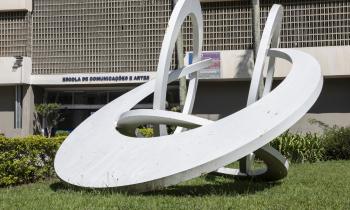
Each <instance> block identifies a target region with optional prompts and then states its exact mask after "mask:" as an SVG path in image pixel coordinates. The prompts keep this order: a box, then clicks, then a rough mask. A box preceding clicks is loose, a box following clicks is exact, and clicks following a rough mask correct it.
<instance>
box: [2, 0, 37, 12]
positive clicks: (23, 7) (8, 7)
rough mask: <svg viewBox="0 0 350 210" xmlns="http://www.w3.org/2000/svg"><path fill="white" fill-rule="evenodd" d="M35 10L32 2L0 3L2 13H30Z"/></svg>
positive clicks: (7, 1) (11, 1)
mask: <svg viewBox="0 0 350 210" xmlns="http://www.w3.org/2000/svg"><path fill="white" fill-rule="evenodd" d="M32 9H33V2H32V0H3V1H1V3H0V12H1V11H29V12H31V11H32Z"/></svg>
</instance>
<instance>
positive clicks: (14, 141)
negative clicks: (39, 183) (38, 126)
mask: <svg viewBox="0 0 350 210" xmlns="http://www.w3.org/2000/svg"><path fill="white" fill-rule="evenodd" d="M63 140H64V137H57V138H45V137H42V136H29V137H26V138H5V137H0V186H8V185H17V184H24V183H30V182H34V181H36V180H39V179H43V178H47V177H51V176H53V175H54V169H53V161H54V157H55V154H56V151H57V149H58V147H59V146H60V145H61V143H62V142H63Z"/></svg>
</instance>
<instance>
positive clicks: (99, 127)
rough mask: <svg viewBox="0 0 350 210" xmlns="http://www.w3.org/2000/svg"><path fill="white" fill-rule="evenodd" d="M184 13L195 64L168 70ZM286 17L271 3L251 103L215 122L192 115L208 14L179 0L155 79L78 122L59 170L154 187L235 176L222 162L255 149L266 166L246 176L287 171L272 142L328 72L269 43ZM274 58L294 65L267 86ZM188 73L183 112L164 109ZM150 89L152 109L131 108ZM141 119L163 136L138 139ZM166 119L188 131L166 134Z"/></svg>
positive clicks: (83, 179) (73, 179)
mask: <svg viewBox="0 0 350 210" xmlns="http://www.w3.org/2000/svg"><path fill="white" fill-rule="evenodd" d="M187 16H190V17H191V19H192V24H193V30H194V36H193V37H194V40H193V43H194V46H193V52H194V57H195V59H194V63H193V64H191V65H189V66H187V67H185V68H183V69H180V70H175V71H171V72H170V73H169V70H168V69H169V68H170V60H171V53H172V51H173V49H174V45H175V41H176V37H177V35H178V33H179V31H180V28H181V25H182V23H183V21H184V20H185V18H186V17H187ZM281 19H282V8H281V6H278V5H275V6H273V8H272V10H271V12H270V15H269V17H268V20H267V23H266V26H265V30H264V33H263V36H262V41H261V45H260V48H259V52H258V57H257V59H256V66H255V69H254V73H253V77H252V84H251V88H250V92H249V97H248V98H249V99H248V106H247V107H246V108H244V109H242V110H240V111H238V112H236V113H233V114H231V115H230V116H228V117H225V118H223V119H220V120H218V121H215V122H213V121H210V120H207V119H203V118H199V117H196V116H193V115H189V114H190V113H191V112H192V108H193V103H194V98H195V93H196V88H197V84H198V77H197V76H196V74H197V71H198V70H200V69H203V68H206V67H208V66H210V64H211V61H210V60H203V61H200V55H201V48H202V39H203V35H202V33H203V20H202V13H201V8H200V4H199V1H198V0H180V1H178V3H177V4H176V6H175V8H174V11H173V13H172V15H171V18H170V21H169V25H168V28H167V31H166V34H165V37H164V41H163V45H162V49H161V54H160V58H159V64H158V69H157V77H156V79H155V80H151V81H149V82H147V83H145V84H143V85H140V86H139V87H137V88H135V89H133V90H131V91H129V92H128V93H126V94H124V95H122V96H121V97H119V98H117V99H115V100H114V101H112V102H110V103H109V104H107V105H106V106H104V107H102V108H101V109H100V110H98V111H97V112H96V113H94V114H93V115H92V116H90V117H89V118H88V119H86V120H85V121H84V122H83V123H81V124H80V125H79V126H78V127H77V128H76V129H75V130H74V131H73V132H72V133H71V134H70V135H69V136H68V137H67V139H66V140H65V141H64V143H63V144H62V145H61V147H60V149H59V150H58V152H57V155H56V158H55V170H56V173H57V175H58V176H59V177H60V178H61V179H62V180H64V181H66V182H68V183H70V184H73V185H77V186H82V187H92V188H106V187H118V188H121V189H127V190H136V191H150V190H155V189H159V188H163V187H166V186H169V185H174V184H177V183H179V182H181V181H185V180H188V179H191V178H194V177H197V176H200V175H201V174H203V173H209V172H214V171H218V172H220V173H228V174H232V171H230V169H226V168H221V167H223V166H225V165H227V164H229V163H232V162H234V161H237V160H239V159H241V158H243V157H244V156H247V155H249V154H251V153H252V152H254V151H255V154H256V155H257V156H259V157H260V158H262V159H263V160H264V161H265V163H266V165H267V168H266V169H265V170H263V171H247V173H246V175H251V176H258V177H261V178H264V179H269V180H277V179H280V178H283V177H284V176H286V174H287V169H288V162H287V161H286V159H285V158H283V156H282V155H281V154H280V153H279V152H278V151H276V150H274V149H273V148H272V147H270V146H268V145H267V144H268V143H269V142H270V141H271V140H272V139H273V138H275V137H277V136H278V135H279V134H281V133H282V132H284V131H285V130H286V129H288V128H289V127H290V126H292V125H293V124H294V123H295V122H296V121H297V120H299V119H300V118H301V117H302V116H303V115H304V114H305V113H306V112H307V111H308V109H309V108H310V107H311V106H312V105H313V103H314V102H315V101H316V99H317V98H318V96H319V94H320V91H321V89H322V83H323V77H322V74H321V71H320V66H319V64H318V63H317V61H316V60H315V59H314V58H313V57H312V56H310V55H308V54H306V53H303V52H299V51H296V50H292V49H276V48H274V49H271V48H270V44H272V47H277V45H278V41H277V40H278V34H279V28H280V24H281ZM266 57H269V58H270V59H269V65H268V69H269V70H268V73H267V78H266V82H265V88H264V89H265V90H264V97H262V98H260V99H259V94H258V93H259V91H261V90H259V83H261V82H262V72H263V68H264V66H265V64H264V63H265V59H266ZM276 57H277V58H282V59H285V60H287V61H289V62H291V63H292V64H293V65H292V69H291V72H290V73H289V74H288V76H287V77H286V78H285V79H284V80H283V81H282V82H281V84H280V85H279V86H277V87H276V88H275V89H274V90H272V91H271V92H270V89H271V83H272V79H273V71H274V68H273V66H274V59H275V58H276ZM189 74H192V76H193V77H191V78H193V79H191V81H190V85H189V91H188V93H187V98H186V103H185V107H184V110H183V112H182V113H176V112H170V111H166V110H164V109H165V95H166V86H167V84H168V83H170V82H172V81H175V80H177V79H179V78H181V77H183V76H186V75H189ZM153 92H154V107H153V109H150V110H144V109H143V110H131V109H132V108H133V107H134V106H135V105H136V104H137V103H139V102H140V101H141V100H142V99H144V98H145V97H147V96H148V95H150V94H152V93H153ZM258 99H259V100H258ZM142 124H155V125H156V128H157V129H156V130H157V133H158V134H159V136H157V137H153V138H147V139H145V138H138V139H136V138H135V137H134V136H133V135H134V131H135V128H136V127H137V126H138V125H142ZM158 125H161V126H158ZM162 125H176V126H181V127H184V128H189V130H188V131H186V132H181V131H182V129H181V128H179V129H177V131H176V133H175V134H173V135H166V134H167V133H166V131H165V129H164V126H162ZM247 166H248V167H250V165H249V164H248V165H247ZM218 169H219V170H218Z"/></svg>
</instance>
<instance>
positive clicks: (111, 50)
mask: <svg viewBox="0 0 350 210" xmlns="http://www.w3.org/2000/svg"><path fill="white" fill-rule="evenodd" d="M273 3H279V4H282V5H283V6H284V8H285V12H284V20H283V21H284V23H283V27H282V33H281V44H280V47H283V48H298V49H300V50H302V51H306V52H309V53H310V54H312V55H314V56H315V57H316V58H317V59H318V60H319V62H320V64H321V67H322V71H323V73H324V75H325V84H324V88H323V92H322V94H321V97H320V98H319V100H318V101H317V103H316V104H315V105H314V107H313V108H312V109H311V110H310V113H309V114H308V115H307V116H306V117H305V118H304V119H303V120H301V121H300V122H299V123H297V124H296V125H295V126H294V127H293V128H292V130H294V131H318V130H319V128H318V127H317V126H316V125H310V124H309V123H308V119H310V118H315V119H319V120H321V121H323V122H325V123H327V124H330V125H332V124H338V125H344V126H346V125H350V114H349V113H350V99H349V98H350V93H349V90H350V78H349V76H350V67H349V64H348V62H347V58H350V1H347V0H328V1H325V0H308V1H304V0H295V1H290V0H278V1H272V0H260V9H261V13H260V16H261V27H263V26H264V22H265V20H266V17H267V14H268V11H269V8H270V7H271V5H272V4H273ZM172 8H173V5H172V0H152V1H151V0H133V1H124V0H123V1H122V0H89V1H81V0H60V1H57V0H12V1H6V3H1V4H0V57H1V58H0V72H1V76H0V133H1V132H3V133H5V135H7V136H17V135H28V134H31V133H32V132H33V126H34V115H33V113H34V104H39V103H44V102H57V103H60V104H62V113H63V115H64V117H65V121H64V122H62V123H61V124H60V125H59V128H58V129H63V130H72V129H74V127H76V126H77V125H78V124H79V123H80V122H81V121H82V120H84V119H85V118H86V117H88V116H89V115H90V114H91V113H93V112H95V111H96V110H98V109H99V108H101V107H102V106H103V105H104V104H106V103H108V102H109V101H111V100H113V99H114V98H116V97H118V96H120V95H121V94H123V93H124V92H126V91H128V90H129V89H131V88H134V87H135V86H137V85H139V84H140V83H142V82H145V81H148V80H149V79H152V78H153V77H154V76H155V71H156V66H157V63H158V55H159V51H160V46H161V43H162V39H163V35H164V32H165V29H166V27H167V22H168V19H169V17H170V14H171V11H172ZM202 9H203V14H204V19H205V23H204V24H205V34H204V38H205V40H204V49H203V50H204V51H205V52H204V53H203V57H211V58H213V60H214V61H215V62H214V65H213V66H212V67H211V68H210V69H207V70H204V71H203V72H202V73H201V77H202V78H203V80H201V82H200V84H199V90H198V95H197V99H196V104H195V109H194V113H195V114H198V115H201V116H203V117H208V118H211V119H218V118H222V117H224V116H226V115H228V114H230V113H232V112H234V111H237V110H239V109H241V108H242V107H244V106H245V103H246V99H247V94H248V87H249V81H250V80H249V78H250V74H251V72H252V69H253V65H254V64H253V63H254V58H253V51H252V47H253V46H252V45H253V35H252V34H253V32H252V31H253V29H252V9H251V5H250V1H246V0H236V1H215V2H213V1H202ZM183 35H184V46H185V50H186V51H187V53H186V59H185V60H186V62H187V63H189V62H191V53H190V51H191V25H190V23H189V22H186V23H185V25H184V27H183ZM172 66H173V68H176V62H175V54H174V62H173V65H172ZM276 68H277V70H276V75H275V76H276V84H278V82H279V80H280V79H282V78H283V77H284V76H285V75H286V74H287V73H288V70H289V65H288V63H284V62H282V61H278V62H277V65H276ZM177 86H178V84H177V83H174V84H170V88H169V93H168V102H169V104H170V105H172V104H176V103H177V102H178V90H177V88H178V87H177ZM138 107H147V108H150V107H152V97H149V98H146V99H145V100H144V101H143V102H142V103H141V104H139V105H138ZM136 108H137V107H136Z"/></svg>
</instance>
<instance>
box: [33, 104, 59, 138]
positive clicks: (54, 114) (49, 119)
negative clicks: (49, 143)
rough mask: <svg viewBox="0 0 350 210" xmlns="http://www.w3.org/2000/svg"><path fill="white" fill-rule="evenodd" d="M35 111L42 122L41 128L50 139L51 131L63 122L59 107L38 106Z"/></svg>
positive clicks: (54, 105)
mask: <svg viewBox="0 0 350 210" xmlns="http://www.w3.org/2000/svg"><path fill="white" fill-rule="evenodd" d="M35 111H36V113H37V114H38V115H39V117H40V118H38V119H39V120H40V119H43V121H44V125H43V126H41V127H44V128H45V129H47V133H48V137H51V132H52V129H53V128H54V127H56V126H57V124H58V123H59V122H61V121H63V120H64V118H63V117H62V116H61V113H60V105H59V104H56V103H49V104H38V105H36V106H35Z"/></svg>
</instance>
